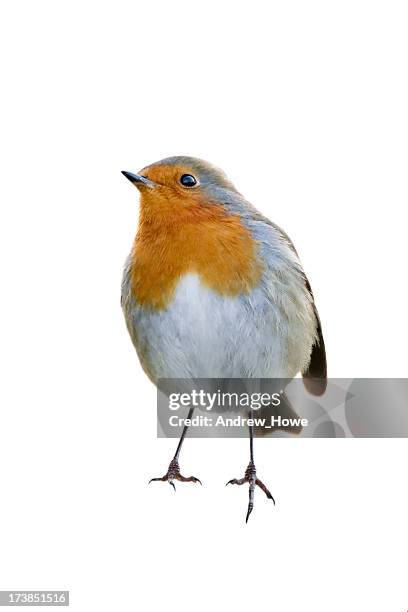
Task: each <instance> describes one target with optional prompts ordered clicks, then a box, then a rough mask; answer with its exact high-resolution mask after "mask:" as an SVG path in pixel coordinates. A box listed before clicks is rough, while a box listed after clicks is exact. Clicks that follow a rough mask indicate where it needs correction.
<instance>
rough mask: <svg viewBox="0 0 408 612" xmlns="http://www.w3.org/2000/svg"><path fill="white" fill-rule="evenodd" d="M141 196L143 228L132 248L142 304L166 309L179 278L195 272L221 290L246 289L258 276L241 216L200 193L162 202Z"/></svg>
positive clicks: (136, 292)
mask: <svg viewBox="0 0 408 612" xmlns="http://www.w3.org/2000/svg"><path fill="white" fill-rule="evenodd" d="M149 197H150V196H149V194H148V195H147V196H142V199H141V216H140V224H139V231H138V233H137V236H136V239H135V243H134V247H133V261H132V271H131V283H132V292H133V295H134V296H135V298H136V300H137V302H138V303H139V304H140V305H142V306H149V307H152V308H155V309H158V310H160V309H163V308H166V306H167V305H168V304H169V303H170V301H171V299H172V297H173V294H174V291H175V288H176V286H177V283H178V281H179V279H180V278H181V277H182V276H183V275H184V274H186V273H189V272H192V273H197V274H198V275H199V276H200V278H201V281H202V283H203V284H204V285H206V286H207V287H209V288H210V289H213V290H214V291H217V292H218V293H220V294H222V295H226V296H227V295H228V296H234V295H237V294H239V293H248V292H249V291H250V290H251V289H252V288H253V287H255V286H256V285H257V284H258V283H259V280H260V276H261V273H262V265H261V264H260V262H259V260H258V259H257V244H256V242H255V241H254V240H253V239H252V236H251V235H250V233H249V231H248V230H247V229H246V228H245V227H244V226H243V225H242V223H241V221H240V218H239V217H238V216H231V215H229V214H227V213H226V212H225V211H224V209H223V207H222V206H220V205H217V204H205V203H203V202H202V201H200V200H199V198H196V199H195V200H194V199H192V200H191V199H190V200H189V202H188V203H187V202H180V201H179V200H178V199H177V198H175V201H174V202H172V201H171V199H170V200H169V197H168V195H167V196H166V198H165V199H163V201H162V202H160V201H158V199H157V198H158V197H159V198H160V196H158V195H157V194H155V196H154V197H155V200H154V202H153V201H149V200H148V198H149Z"/></svg>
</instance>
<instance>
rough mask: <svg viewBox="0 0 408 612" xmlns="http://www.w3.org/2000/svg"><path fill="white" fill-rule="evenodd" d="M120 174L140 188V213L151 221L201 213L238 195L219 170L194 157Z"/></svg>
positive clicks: (170, 158)
mask: <svg viewBox="0 0 408 612" xmlns="http://www.w3.org/2000/svg"><path fill="white" fill-rule="evenodd" d="M122 174H123V175H124V176H125V177H126V178H127V179H128V180H129V181H130V182H131V183H133V184H134V185H135V187H137V188H138V190H139V191H140V195H141V198H140V203H141V209H142V215H143V216H144V218H149V219H150V220H152V221H153V220H159V221H163V220H165V219H170V218H173V219H174V218H176V217H177V218H179V219H183V218H184V219H188V218H191V217H200V216H205V215H206V214H211V208H213V207H214V206H217V205H222V204H224V203H225V202H226V201H228V200H231V199H232V198H233V197H234V196H235V197H236V196H238V197H239V194H238V192H237V190H236V189H235V187H234V185H233V184H232V183H231V182H230V181H229V180H228V178H227V177H226V176H225V174H224V172H222V170H219V169H218V168H216V167H214V166H212V165H211V164H209V163H208V162H205V161H203V160H201V159H197V158H194V157H183V156H177V157H168V158H166V159H163V160H161V161H159V162H155V163H154V164H151V165H150V166H146V167H145V168H143V169H142V170H140V172H139V173H138V174H133V173H132V172H127V171H122Z"/></svg>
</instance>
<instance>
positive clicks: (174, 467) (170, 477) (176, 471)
mask: <svg viewBox="0 0 408 612" xmlns="http://www.w3.org/2000/svg"><path fill="white" fill-rule="evenodd" d="M193 412H194V406H192V407H191V408H190V410H189V413H188V415H187V419H191V417H192V416H193ZM187 429H188V425H184V428H183V432H182V434H181V437H180V440H179V443H178V445H177V448H176V452H175V454H174V457H173V459H172V460H171V461H170V464H169V467H168V470H167V474H165V475H164V476H162V477H161V478H151V479H150V480H149V484H150V483H151V482H155V481H161V482H166V481H167V482H168V483H169V484H170V485H171V486H172V487H173V489H174V490H176V486H175V484H174V482H173V481H174V480H179V481H180V482H199V483H200V484H202V482H201V480H199V479H198V478H196V477H195V476H189V477H188V478H187V477H186V476H182V475H181V474H180V466H179V462H178V458H179V455H180V451H181V447H182V446H183V442H184V438H185V437H186V433H187Z"/></svg>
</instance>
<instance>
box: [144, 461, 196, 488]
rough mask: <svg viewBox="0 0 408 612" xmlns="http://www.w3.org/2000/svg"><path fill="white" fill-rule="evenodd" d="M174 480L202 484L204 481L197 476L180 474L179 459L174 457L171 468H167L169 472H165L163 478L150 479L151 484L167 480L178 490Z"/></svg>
mask: <svg viewBox="0 0 408 612" xmlns="http://www.w3.org/2000/svg"><path fill="white" fill-rule="evenodd" d="M173 480H179V481H180V482H199V483H200V485H202V482H201V480H200V479H199V478H196V477H195V476H188V477H186V476H182V474H180V466H179V463H178V460H177V459H172V460H171V461H170V465H169V469H168V470H167V474H165V475H164V476H162V477H161V478H151V479H150V480H149V484H150V483H151V482H157V481H161V482H166V481H167V482H168V483H169V484H170V485H171V486H172V487H173V489H174V490H176V486H175V484H174V482H173Z"/></svg>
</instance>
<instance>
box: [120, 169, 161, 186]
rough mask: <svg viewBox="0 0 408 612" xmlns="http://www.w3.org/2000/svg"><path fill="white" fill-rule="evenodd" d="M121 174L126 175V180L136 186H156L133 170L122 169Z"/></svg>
mask: <svg viewBox="0 0 408 612" xmlns="http://www.w3.org/2000/svg"><path fill="white" fill-rule="evenodd" d="M122 174H123V176H126V178H127V179H128V181H130V182H131V183H133V184H134V185H135V186H136V187H142V186H146V187H156V183H154V182H153V181H151V180H150V179H148V178H146V177H145V176H141V175H140V174H133V172H127V171H126V170H122Z"/></svg>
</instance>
